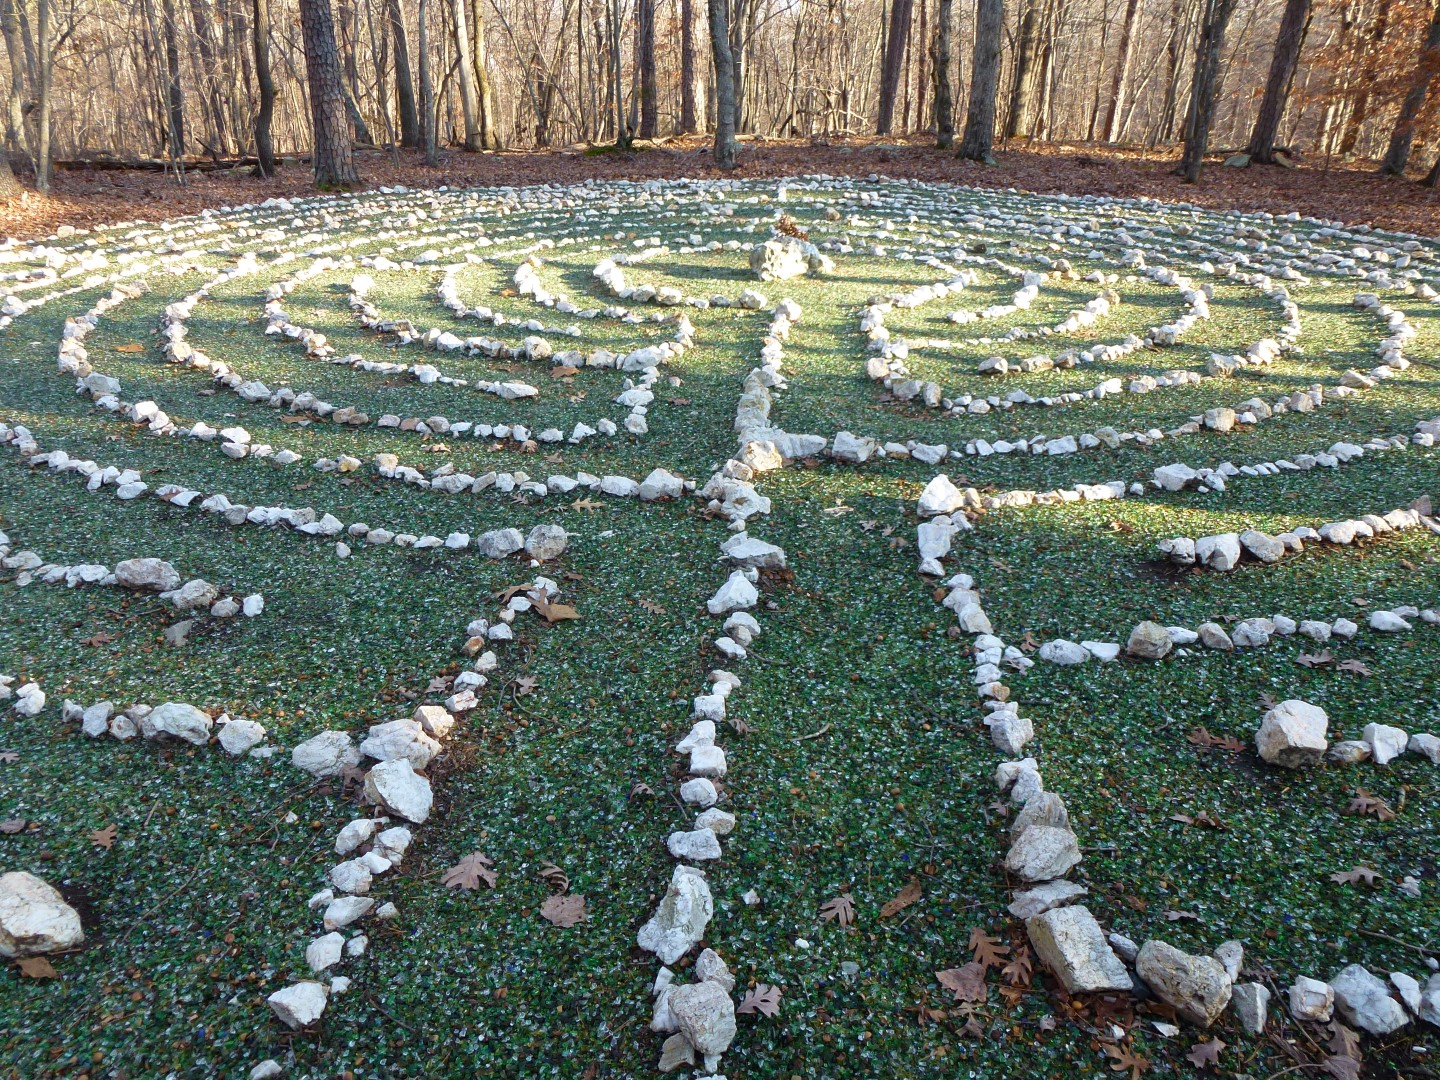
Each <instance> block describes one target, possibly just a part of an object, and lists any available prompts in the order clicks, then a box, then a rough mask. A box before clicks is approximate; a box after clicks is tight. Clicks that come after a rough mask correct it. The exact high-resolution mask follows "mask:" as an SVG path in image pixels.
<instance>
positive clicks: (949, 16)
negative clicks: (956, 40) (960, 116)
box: [930, 0, 955, 150]
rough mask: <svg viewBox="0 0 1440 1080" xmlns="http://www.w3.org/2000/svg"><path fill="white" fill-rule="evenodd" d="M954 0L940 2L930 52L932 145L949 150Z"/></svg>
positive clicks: (952, 127)
mask: <svg viewBox="0 0 1440 1080" xmlns="http://www.w3.org/2000/svg"><path fill="white" fill-rule="evenodd" d="M954 7H955V0H940V9H939V11H938V12H937V13H936V15H935V44H934V46H933V48H932V49H931V51H930V59H931V62H932V64H933V68H932V70H931V78H932V79H933V80H934V83H935V145H936V146H937V147H939V148H940V149H941V150H949V149H950V148H951V147H952V146H954V145H955V102H954V99H953V97H952V96H951V92H950V24H951V23H952V22H953V21H954Z"/></svg>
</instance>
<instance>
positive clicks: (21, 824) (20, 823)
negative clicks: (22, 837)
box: [0, 817, 25, 833]
mask: <svg viewBox="0 0 1440 1080" xmlns="http://www.w3.org/2000/svg"><path fill="white" fill-rule="evenodd" d="M24 830H25V819H24V818H18V817H17V818H9V819H7V820H5V821H0V833H17V832H23V831H24Z"/></svg>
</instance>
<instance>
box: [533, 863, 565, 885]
mask: <svg viewBox="0 0 1440 1080" xmlns="http://www.w3.org/2000/svg"><path fill="white" fill-rule="evenodd" d="M536 873H537V874H539V875H540V880H541V881H543V882H545V884H546V885H549V886H550V888H552V889H554V890H555V891H556V892H557V893H568V892H569V891H570V876H569V875H568V874H566V873H565V871H564V870H561V869H560V867H558V866H556V865H555V864H554V863H552V862H542V863H541V864H540V869H539V870H537V871H536Z"/></svg>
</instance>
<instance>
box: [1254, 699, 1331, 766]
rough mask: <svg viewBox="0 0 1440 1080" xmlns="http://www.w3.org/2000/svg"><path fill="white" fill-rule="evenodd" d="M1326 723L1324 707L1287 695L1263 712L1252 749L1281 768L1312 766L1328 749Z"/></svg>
mask: <svg viewBox="0 0 1440 1080" xmlns="http://www.w3.org/2000/svg"><path fill="white" fill-rule="evenodd" d="M1329 725H1330V718H1329V717H1328V716H1326V714H1325V710H1324V709H1322V708H1320V707H1319V706H1318V705H1311V704H1310V703H1309V702H1305V701H1301V700H1299V699H1298V698H1290V699H1288V700H1286V701H1282V702H1280V704H1278V705H1276V706H1275V707H1274V708H1273V709H1271V710H1270V711H1268V712H1267V713H1266V714H1265V716H1264V719H1262V720H1261V722H1260V729H1259V730H1258V731H1256V732H1255V748H1256V749H1257V750H1258V751H1259V752H1260V756H1261V757H1262V758H1264V759H1265V760H1266V761H1268V762H1269V763H1270V764H1272V765H1279V766H1280V767H1281V768H1285V769H1300V768H1304V767H1306V766H1307V765H1315V764H1318V763H1319V761H1320V759H1321V758H1322V757H1323V756H1324V754H1325V751H1326V750H1327V749H1328V748H1329V745H1330V744H1329V742H1328V741H1327V740H1326V733H1327V730H1328V728H1329Z"/></svg>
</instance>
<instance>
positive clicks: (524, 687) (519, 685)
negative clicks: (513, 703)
mask: <svg viewBox="0 0 1440 1080" xmlns="http://www.w3.org/2000/svg"><path fill="white" fill-rule="evenodd" d="M539 685H540V680H539V679H537V678H535V676H534V675H521V676H520V677H519V678H518V679H516V680H515V696H516V697H524V696H525V695H526V694H533V693H534V692H535V687H537V686H539Z"/></svg>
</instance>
